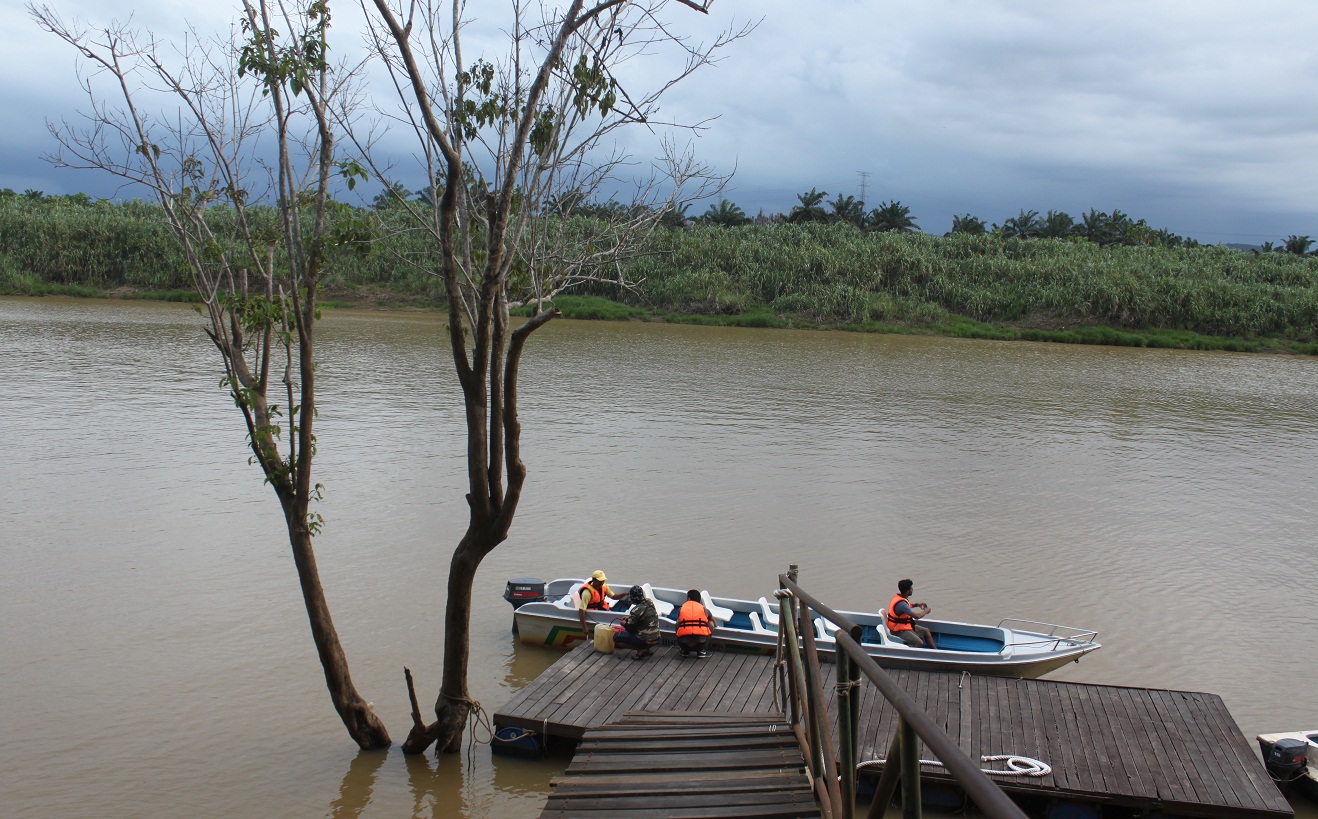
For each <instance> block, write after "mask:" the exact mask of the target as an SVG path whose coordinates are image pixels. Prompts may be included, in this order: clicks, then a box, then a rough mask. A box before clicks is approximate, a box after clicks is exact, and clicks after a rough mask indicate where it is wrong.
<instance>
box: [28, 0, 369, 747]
mask: <svg viewBox="0 0 1318 819" xmlns="http://www.w3.org/2000/svg"><path fill="white" fill-rule="evenodd" d="M28 9H29V11H30V13H31V14H32V16H33V17H34V18H35V19H36V21H37V22H38V23H39V24H40V25H41V27H42V28H44V29H45V30H46V31H49V32H50V33H52V34H54V35H56V36H57V37H59V38H60V39H62V40H64V41H65V42H67V43H69V44H70V45H72V46H74V47H75V48H77V49H78V51H79V52H80V53H81V55H82V57H83V60H84V66H85V67H87V68H89V69H90V71H88V72H87V73H86V74H85V75H84V76H83V84H84V88H85V90H86V92H87V93H88V95H89V99H90V103H89V104H90V108H89V110H88V112H87V114H86V119H85V123H84V124H82V125H80V126H76V127H75V126H70V125H68V124H64V125H60V126H52V128H51V130H52V131H53V132H54V134H55V136H56V138H57V139H58V141H59V143H60V146H61V148H60V151H59V153H58V154H56V155H55V156H53V157H51V158H52V160H53V161H54V162H55V163H56V164H57V165H60V166H65V167H80V168H99V169H103V170H106V171H109V172H111V173H113V174H115V175H117V176H119V177H121V178H122V179H124V180H126V181H127V182H128V183H132V184H133V185H138V186H143V187H145V188H146V189H148V190H150V191H151V193H152V194H153V195H154V198H155V199H156V200H157V201H158V202H159V204H160V206H161V208H162V209H163V210H164V213H165V216H166V218H167V220H168V222H169V226H170V228H171V229H172V230H173V232H174V235H175V237H176V238H177V240H178V242H179V244H180V245H181V247H182V249H183V253H184V256H185V257H186V259H187V267H188V270H189V272H190V273H191V276H192V280H193V283H194V284H195V286H196V290H197V293H198V294H199V295H200V296H201V301H202V307H201V309H200V312H201V313H202V315H204V316H205V317H206V320H207V325H206V333H207V335H209V336H210V340H211V341H212V342H214V345H215V348H216V350H218V351H219V354H220V358H221V361H222V363H223V367H224V377H223V381H222V384H223V386H224V387H225V388H226V389H227V390H228V392H229V394H230V395H231V396H232V398H233V401H234V403H235V404H236V405H237V407H238V409H239V411H240V413H241V414H242V418H243V422H244V423H245V424H246V427H247V439H248V443H249V444H250V446H251V452H252V455H251V459H250V460H251V461H253V462H255V463H257V464H259V465H260V467H261V470H262V471H263V472H264V474H265V480H266V483H268V484H270V486H271V488H272V489H273V490H274V492H275V496H276V497H277V498H278V499H279V503H280V506H281V507H282V508H283V512H284V520H285V522H286V523H287V525H288V539H289V544H290V546H291V547H292V551H293V562H294V564H295V566H296V567H297V576H298V580H299V583H300V585H301V589H302V597H303V600H304V601H305V603H306V608H307V616H308V618H309V620H310V623H311V634H312V638H313V639H314V641H315V644H316V650H317V652H318V653H319V655H320V661H321V665H322V666H323V668H324V671H325V682H326V684H327V686H328V688H329V693H330V699H331V700H332V701H333V703H334V708H335V710H336V711H338V713H339V716H340V718H341V719H342V720H343V724H344V725H345V726H346V727H347V729H348V733H349V734H350V735H351V736H352V738H353V739H354V740H356V741H357V744H358V745H360V746H361V747H362V748H381V747H386V746H388V745H389V742H390V741H389V734H388V732H387V731H386V730H385V727H384V724H383V723H382V722H381V721H380V719H379V718H378V717H377V716H376V714H375V713H374V711H373V710H372V707H371V704H370V703H368V702H367V701H366V700H365V698H363V697H362V696H361V694H359V693H358V692H357V689H356V688H355V687H354V686H353V683H352V678H351V676H350V675H349V673H348V661H347V658H346V656H345V655H344V651H343V646H342V645H341V644H340V642H339V637H338V633H337V632H336V630H335V628H334V622H333V620H332V619H331V618H330V610H329V605H328V604H327V602H326V600H325V593H324V589H323V588H322V587H321V582H320V576H319V573H318V571H317V569H316V556H315V552H314V550H313V549H312V537H313V536H314V535H315V534H316V532H317V531H318V530H319V528H320V525H321V520H320V516H319V515H318V514H317V513H315V512H314V511H313V510H312V507H311V504H312V502H313V501H315V500H317V499H318V498H319V496H320V493H321V486H320V484H318V483H316V482H315V480H314V478H313V477H312V460H313V458H314V456H315V452H316V438H315V435H314V434H313V423H314V421H315V418H316V391H315V383H316V356H315V326H316V317H317V310H318V308H317V305H316V299H317V289H318V287H319V284H320V280H321V275H322V272H323V271H324V270H325V267H326V265H327V264H329V263H330V262H331V261H332V260H333V259H334V257H335V256H336V254H340V253H344V252H351V251H352V250H354V249H360V248H364V247H366V246H367V243H368V242H369V235H368V233H367V232H366V230H365V226H364V223H362V222H361V221H360V220H358V219H356V218H355V217H353V215H352V212H351V210H350V209H348V208H346V207H345V206H343V205H341V204H337V203H335V202H334V201H333V200H332V199H331V198H330V187H331V184H332V183H333V182H335V181H338V177H339V176H346V177H347V180H348V183H349V186H351V183H352V182H354V181H355V179H356V178H357V177H358V175H359V174H360V166H358V165H355V164H353V163H342V162H340V161H338V159H337V158H336V155H335V140H336V136H337V130H338V129H337V127H336V124H335V123H336V122H340V121H342V118H343V116H344V113H345V112H344V107H345V106H347V105H349V104H350V103H351V99H350V94H351V82H350V77H349V76H347V73H346V72H344V71H343V70H342V69H341V68H339V67H336V66H333V65H331V64H330V62H329V60H328V56H327V49H328V45H327V43H326V33H327V31H328V28H329V24H330V12H329V7H328V4H327V3H326V2H325V0H315V1H314V2H311V3H309V4H306V5H301V6H297V7H291V6H286V5H285V4H283V3H280V4H277V5H274V6H270V5H268V4H267V2H266V0H245V1H244V3H243V5H242V10H241V11H242V18H241V28H242V31H241V34H240V35H239V36H237V37H236V38H233V39H232V40H231V39H229V38H225V39H222V40H218V41H216V42H214V43H212V44H209V45H206V44H205V43H204V42H202V41H199V40H197V39H194V38H193V37H190V38H189V39H188V42H187V44H186V45H184V46H183V47H182V48H181V49H177V50H176V49H172V48H167V47H165V46H164V45H163V44H161V43H158V42H157V41H156V40H155V39H154V38H153V37H151V36H150V35H143V34H140V33H136V32H134V31H131V30H129V29H127V28H125V27H122V26H118V25H115V26H112V27H109V28H104V29H92V28H85V27H81V26H76V25H70V24H67V23H65V22H64V21H63V20H62V19H61V18H60V17H59V16H58V15H57V13H56V12H55V11H53V10H52V9H51V8H50V7H48V6H39V7H38V6H34V5H30V6H29V7H28ZM102 89H104V93H102ZM258 138H259V139H262V140H273V144H274V146H275V147H276V148H277V151H278V156H277V160H276V161H275V162H274V164H273V165H272V166H271V165H267V164H266V163H265V162H263V161H261V159H260V155H258V154H257V152H256V148H257V145H256V143H257V141H258ZM271 201H273V202H274V203H275V205H274V207H271V206H270V205H268V204H264V205H263V204H259V203H261V202H267V203H268V202H271Z"/></svg>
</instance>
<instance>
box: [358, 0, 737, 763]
mask: <svg viewBox="0 0 1318 819" xmlns="http://www.w3.org/2000/svg"><path fill="white" fill-rule="evenodd" d="M710 1H711V0H701V1H700V2H697V1H696V0H644V1H643V2H625V0H596V1H595V2H591V3H586V2H583V0H573V1H572V2H561V3H553V2H546V3H538V4H532V3H523V2H520V0H511V2H510V3H509V4H507V5H506V6H505V7H504V13H503V16H502V17H500V18H498V19H497V20H496V21H495V23H494V25H496V26H498V27H499V28H498V29H497V30H498V31H501V32H502V33H501V34H499V35H498V37H499V38H500V40H501V42H502V43H504V44H505V45H506V46H507V49H506V50H502V48H503V47H502V46H501V47H500V48H501V53H500V54H499V55H497V56H492V55H490V54H489V53H488V52H482V53H480V54H479V55H477V56H475V58H474V59H473V58H469V57H468V56H467V54H466V53H465V51H464V34H466V33H467V32H468V30H469V29H470V27H471V25H472V24H473V23H474V22H475V21H472V20H468V19H465V18H464V14H465V12H466V8H467V6H466V4H465V3H464V2H462V0H453V2H444V0H408V1H407V2H401V0H397V1H395V0H372V2H373V3H374V7H375V11H376V15H374V16H373V26H374V36H375V42H376V46H377V48H378V50H379V52H380V54H381V55H382V56H383V59H384V61H385V64H386V66H387V67H388V68H389V70H390V72H391V75H392V77H393V79H394V82H395V85H396V86H397V88H398V89H399V94H400V100H401V101H402V107H401V109H400V110H399V111H398V112H397V113H396V114H395V116H397V118H398V121H400V122H402V123H403V124H404V125H405V126H406V127H407V128H409V129H410V130H412V131H413V132H414V133H415V135H416V137H417V140H418V142H417V144H418V150H417V155H418V157H419V158H420V160H421V162H422V164H423V165H424V167H425V169H426V172H427V174H428V176H427V178H428V179H430V180H433V181H432V183H431V189H430V191H428V194H429V195H428V196H422V197H421V200H422V202H421V203H417V202H406V201H402V200H401V199H400V201H399V202H398V203H397V204H398V205H400V206H403V207H406V208H407V209H408V210H409V211H410V212H411V213H412V215H413V216H414V217H415V220H414V228H415V229H419V230H424V231H426V232H428V234H429V236H430V238H431V245H432V247H431V250H432V252H433V251H437V252H438V258H439V262H438V263H437V264H438V269H437V270H434V269H432V270H431V272H432V273H434V274H435V275H437V276H438V277H439V278H440V280H441V281H442V283H443V287H444V292H445V295H446V298H447V303H448V328H447V332H448V343H449V347H450V348H451V352H452V357H453V366H454V367H455V369H456V371H457V377H458V381H459V383H460V384H461V388H462V395H463V401H464V404H465V409H466V422H467V448H466V449H467V475H468V489H467V502H468V506H469V517H468V521H467V528H466V532H465V534H464V535H463V536H462V538H461V540H460V542H459V543H458V544H457V547H456V548H455V549H454V550H453V554H452V558H451V560H450V563H449V572H448V588H447V595H446V598H445V619H444V653H443V663H442V679H441V681H440V688H439V696H438V698H437V700H436V702H435V717H436V719H435V721H434V722H432V723H429V724H427V723H426V722H425V721H424V720H423V719H422V717H421V714H420V709H419V707H417V706H416V696H415V691H414V690H413V689H412V682H411V676H410V674H409V675H408V685H409V693H410V694H411V695H412V702H413V723H414V724H413V728H412V731H411V733H410V735H409V736H408V738H407V741H406V742H405V743H404V745H403V750H404V751H405V752H409V753H419V752H421V751H424V750H425V749H426V748H428V747H429V746H430V744H431V743H437V744H438V747H439V748H440V749H441V750H442V751H448V752H452V751H456V750H458V748H459V747H460V744H461V739H462V736H463V733H464V730H465V725H466V721H467V719H468V717H469V716H470V715H471V714H472V713H473V711H472V709H473V706H474V705H475V703H473V701H472V700H471V697H470V695H469V693H468V687H467V666H468V659H469V656H470V651H471V645H470V620H471V605H472V583H473V580H474V578H475V575H476V570H477V567H479V566H480V563H481V561H482V560H483V559H484V558H485V556H486V555H488V554H489V553H490V551H491V550H493V549H494V548H495V547H496V546H498V545H499V544H500V543H502V542H503V541H504V540H505V539H506V538H507V537H508V531H509V527H510V526H511V525H512V522H513V516H514V514H515V513H516V511H517V505H518V502H519V501H520V500H521V496H522V487H523V482H524V481H525V479H526V467H525V465H524V464H523V462H522V457H521V426H520V424H519V421H518V413H517V403H518V392H517V387H518V384H517V374H518V366H519V364H520V362H521V357H522V351H523V348H524V346H525V344H526V342H527V339H528V338H529V337H530V335H531V334H532V333H533V332H535V331H536V330H537V329H538V328H540V327H542V326H544V324H545V323H546V322H548V321H549V320H550V319H552V318H553V317H554V316H555V315H557V314H558V311H557V309H556V308H555V307H554V306H553V305H552V302H551V299H552V298H553V297H554V296H555V295H557V294H559V293H561V292H563V291H564V290H567V289H569V288H573V287H580V286H581V285H583V284H584V283H587V282H593V283H596V286H599V283H602V282H608V283H609V286H610V287H626V286H628V284H629V282H628V281H627V277H626V276H625V274H624V273H623V270H624V263H625V261H626V260H627V258H628V257H629V255H630V254H633V253H635V252H637V250H636V248H637V247H638V242H639V240H640V239H641V238H643V237H644V236H645V235H646V234H647V233H648V232H649V231H650V230H652V229H653V228H654V227H655V226H656V225H657V224H658V223H659V221H660V219H661V218H662V217H663V215H664V214H665V213H666V212H669V211H673V210H677V209H678V208H679V207H680V201H685V200H690V199H693V198H703V197H706V196H710V195H713V194H715V193H717V192H718V190H719V189H720V188H721V181H722V180H719V179H717V178H716V177H714V176H713V175H712V174H710V173H708V171H707V170H706V169H705V168H703V167H702V166H700V165H699V164H698V163H696V162H695V161H694V160H693V159H692V157H691V155H690V153H689V152H687V151H684V150H678V149H677V148H675V147H674V145H673V143H672V142H671V141H668V142H665V149H664V150H663V151H662V153H663V158H662V159H660V160H658V161H656V162H655V163H654V165H652V166H651V171H652V172H649V171H647V172H646V173H643V174H640V176H641V177H642V178H639V179H634V180H632V182H631V184H632V185H633V189H632V191H631V193H632V197H631V198H632V199H633V200H634V201H633V204H631V205H629V206H622V207H616V208H604V209H603V210H605V211H607V212H608V214H609V215H607V216H605V217H603V218H599V217H597V218H594V219H589V218H573V216H572V213H573V211H574V209H576V206H577V205H580V204H581V203H584V202H588V201H590V200H592V199H594V198H598V197H600V196H604V195H607V196H609V197H610V199H612V197H613V196H614V195H615V194H616V191H617V190H618V189H619V188H620V187H622V186H623V185H624V184H625V182H626V180H624V179H623V177H624V175H625V173H626V172H628V169H634V168H635V166H633V165H630V164H628V163H629V160H628V158H627V157H626V156H624V155H623V154H622V153H620V152H619V151H618V150H617V149H616V147H615V146H616V144H617V143H616V140H614V137H615V135H616V134H617V132H618V131H619V129H621V128H624V127H626V126H635V125H642V126H645V127H647V128H650V129H651V130H660V129H663V128H666V127H669V126H674V125H675V123H666V122H664V121H663V120H662V119H661V118H660V116H659V105H658V103H659V100H660V98H661V97H662V96H663V94H664V93H665V92H666V91H668V90H669V89H670V88H672V87H673V85H674V84H676V83H677V82H679V81H681V80H683V79H685V78H687V77H690V76H691V75H692V73H693V72H695V71H696V70H697V69H699V68H701V67H704V66H708V65H710V64H711V63H712V62H713V61H714V58H715V55H716V53H717V52H718V51H719V50H720V49H722V48H723V47H725V46H727V45H728V44H730V43H732V42H733V41H735V40H737V39H739V38H740V37H741V36H744V35H745V34H746V33H748V32H749V31H750V28H751V27H749V26H748V27H744V28H741V29H740V30H732V29H729V30H726V31H723V32H721V33H719V34H717V35H716V36H715V37H714V38H713V39H712V40H710V41H709V42H705V43H699V42H695V41H693V40H691V39H688V38H685V37H682V36H679V35H678V34H677V33H676V31H677V30H678V29H679V28H680V27H681V26H682V24H683V23H684V22H688V21H684V20H682V19H680V18H681V17H686V16H688V15H689V13H690V12H691V11H696V12H702V13H707V12H708V10H709V4H710ZM493 5H494V4H481V6H480V8H481V11H482V13H483V14H494V13H497V12H495V11H494V10H493V9H492V8H491V7H492V6H493ZM696 19H699V18H689V21H694V20H696ZM481 22H487V21H484V20H483V21H481ZM490 30H495V29H494V28H493V27H492V26H491V27H489V28H488V29H487V31H486V33H488V32H489V31H490ZM471 39H476V38H475V37H473V38H471ZM483 41H484V42H488V38H486V39H484V40H483ZM665 51H669V52H671V53H672V54H674V56H675V57H676V59H675V60H674V61H672V62H665V61H664V59H663V54H664V52H665ZM637 61H643V65H644V68H640V67H638V66H636V65H634V64H633V63H635V62H637ZM666 66H667V68H671V71H669V70H667V69H666V68H665V67H666ZM624 77H626V78H627V79H626V80H625V81H624V79H622V78H624ZM686 127H690V128H698V127H700V124H699V123H694V124H690V123H689V124H687V126H686ZM692 188H695V192H694V193H693V192H692ZM427 203H428V204H427ZM595 210H597V211H598V210H600V209H595ZM432 258H433V257H432ZM519 307H524V308H527V309H528V312H529V318H527V319H526V320H525V321H523V322H521V323H520V324H517V325H516V326H514V324H513V322H512V321H511V319H510V311H511V310H514V309H517V308H519Z"/></svg>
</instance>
